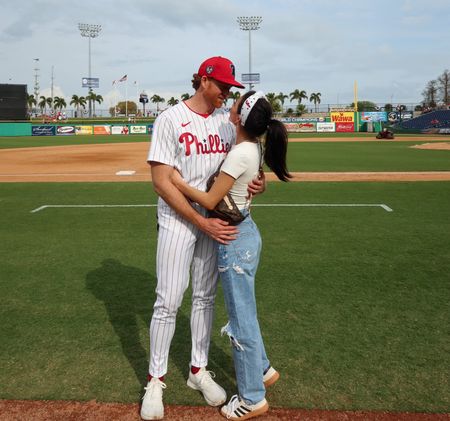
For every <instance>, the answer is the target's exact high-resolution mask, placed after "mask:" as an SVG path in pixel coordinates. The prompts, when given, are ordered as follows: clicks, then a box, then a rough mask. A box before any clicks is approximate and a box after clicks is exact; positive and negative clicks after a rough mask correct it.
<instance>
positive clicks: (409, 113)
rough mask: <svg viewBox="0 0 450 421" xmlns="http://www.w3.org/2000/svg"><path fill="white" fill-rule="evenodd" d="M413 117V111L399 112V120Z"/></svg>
mask: <svg viewBox="0 0 450 421" xmlns="http://www.w3.org/2000/svg"><path fill="white" fill-rule="evenodd" d="M412 118H413V112H412V111H402V112H401V113H400V119H401V120H411V119H412Z"/></svg>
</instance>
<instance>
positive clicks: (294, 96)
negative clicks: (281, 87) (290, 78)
mask: <svg viewBox="0 0 450 421" xmlns="http://www.w3.org/2000/svg"><path fill="white" fill-rule="evenodd" d="M289 95H290V98H291V101H294V100H297V101H298V104H299V105H300V104H301V102H302V99H308V95H307V94H306V91H300V90H298V89H296V90H295V91H294V92H291V93H290V94H289Z"/></svg>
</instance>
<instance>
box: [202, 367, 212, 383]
mask: <svg viewBox="0 0 450 421" xmlns="http://www.w3.org/2000/svg"><path fill="white" fill-rule="evenodd" d="M214 377H216V373H214V371H207V370H205V371H203V373H202V374H201V377H200V380H199V383H211V382H214V380H213V378H214Z"/></svg>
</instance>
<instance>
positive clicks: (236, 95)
mask: <svg viewBox="0 0 450 421" xmlns="http://www.w3.org/2000/svg"><path fill="white" fill-rule="evenodd" d="M240 97H241V93H240V92H239V91H236V92H230V93H229V94H228V98H230V99H232V100H233V102H236V101H237V100H238V99H239V98H240Z"/></svg>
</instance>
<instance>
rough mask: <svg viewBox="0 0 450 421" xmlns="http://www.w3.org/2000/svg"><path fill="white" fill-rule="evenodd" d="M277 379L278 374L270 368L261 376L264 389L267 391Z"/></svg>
mask: <svg viewBox="0 0 450 421" xmlns="http://www.w3.org/2000/svg"><path fill="white" fill-rule="evenodd" d="M279 378H280V373H278V371H277V370H275V369H274V368H273V367H272V366H270V367H269V368H268V369H267V371H266V372H265V373H264V376H263V382H264V387H265V388H266V389H267V388H268V387H269V386H272V385H273V384H274V383H275V382H276V381H278V379H279Z"/></svg>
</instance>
